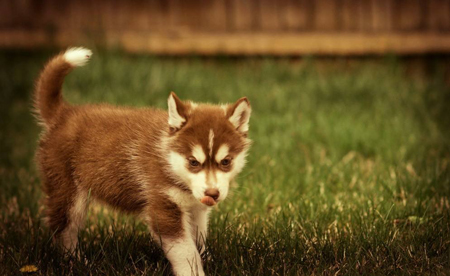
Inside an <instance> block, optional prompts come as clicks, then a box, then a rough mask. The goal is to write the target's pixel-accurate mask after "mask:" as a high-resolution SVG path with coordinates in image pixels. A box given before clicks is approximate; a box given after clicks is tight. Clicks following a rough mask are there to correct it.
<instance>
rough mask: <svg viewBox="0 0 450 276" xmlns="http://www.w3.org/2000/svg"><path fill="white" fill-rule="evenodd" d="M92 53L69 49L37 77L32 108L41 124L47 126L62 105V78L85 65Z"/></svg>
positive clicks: (83, 49) (86, 50) (53, 60)
mask: <svg viewBox="0 0 450 276" xmlns="http://www.w3.org/2000/svg"><path fill="white" fill-rule="evenodd" d="M91 56H92V52H91V50H89V49H85V48H69V49H67V51H66V52H64V53H61V54H59V55H57V56H55V57H54V58H52V59H51V60H50V61H49V62H48V63H47V64H46V65H45V67H44V69H43V70H42V72H41V75H40V76H39V79H38V81H37V84H36V89H35V92H34V108H35V111H36V113H37V115H38V117H39V119H40V120H41V121H42V123H43V124H44V125H45V126H48V125H49V124H51V123H52V120H53V119H54V118H55V116H56V115H57V114H58V112H59V111H60V109H61V107H62V106H63V105H64V100H63V98H62V94H61V88H62V84H63V82H64V77H65V76H66V75H67V74H69V73H70V71H72V69H73V68H75V67H78V66H83V65H85V64H86V63H87V62H88V60H89V59H90V58H91Z"/></svg>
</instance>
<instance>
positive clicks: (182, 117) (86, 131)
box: [34, 48, 251, 275]
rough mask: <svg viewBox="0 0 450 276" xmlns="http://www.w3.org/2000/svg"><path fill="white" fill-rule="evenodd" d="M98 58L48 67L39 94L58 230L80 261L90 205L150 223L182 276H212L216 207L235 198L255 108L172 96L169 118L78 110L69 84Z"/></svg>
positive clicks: (46, 175) (82, 52)
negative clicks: (205, 259)
mask: <svg viewBox="0 0 450 276" xmlns="http://www.w3.org/2000/svg"><path fill="white" fill-rule="evenodd" d="M91 56H92V52H91V51H90V50H88V49H84V48H70V49H68V50H67V51H66V52H65V53H62V54H60V55H57V56H56V57H54V58H53V59H51V60H50V61H49V62H48V63H47V65H46V66H45V68H44V69H43V71H42V73H41V75H40V77H39V79H38V81H37V85H36V90H35V95H34V96H35V98H34V100H35V105H34V107H35V110H36V113H37V117H38V119H39V121H40V123H41V124H42V125H43V129H44V130H43V133H42V135H41V139H40V142H39V148H38V150H37V156H36V157H37V163H38V167H39V170H40V173H41V179H42V184H43V189H44V192H45V193H46V207H47V208H46V209H47V218H48V224H49V227H50V230H51V231H53V232H54V233H55V237H56V239H57V240H58V241H60V243H61V244H62V245H63V246H64V248H66V249H67V250H69V251H73V250H74V248H75V247H76V245H77V233H78V230H79V229H80V227H82V225H83V221H84V220H85V215H86V211H87V203H88V202H87V201H88V195H90V196H91V197H92V198H94V199H97V200H98V201H100V202H103V203H105V204H108V205H110V206H112V207H114V208H116V209H118V210H121V211H123V212H126V213H133V214H136V215H138V216H140V217H142V218H143V219H144V220H145V221H146V222H147V223H148V225H149V229H150V232H151V233H152V236H153V237H154V240H155V241H157V242H159V243H160V245H161V247H162V249H163V251H164V252H165V254H166V256H167V258H168V259H169V261H170V263H171V264H172V268H173V271H174V274H175V275H191V274H196V275H204V271H203V268H202V263H201V258H200V254H201V253H202V251H203V250H204V241H205V238H206V233H207V226H208V214H209V212H210V210H211V208H210V207H211V206H214V205H216V204H217V203H218V202H220V201H222V200H224V199H225V198H226V197H227V194H228V188H229V184H230V181H232V180H233V178H234V177H235V176H236V175H237V174H238V173H239V172H240V171H241V170H242V168H243V167H244V164H245V158H246V155H247V151H248V149H249V146H250V140H249V139H248V138H247V133H248V128H249V119H250V113H251V107H250V104H249V101H248V100H247V98H241V99H239V100H238V101H237V102H235V103H234V104H228V105H211V104H196V103H193V102H190V101H181V100H180V99H179V98H178V97H177V96H176V95H175V93H173V92H172V93H171V94H170V95H169V98H168V111H167V112H166V111H163V110H159V109H154V108H143V109H136V108H128V107H115V106H110V105H106V104H102V105H80V106H74V105H70V104H69V103H67V102H65V101H64V99H63V98H62V94H61V87H62V84H63V81H64V77H65V76H66V75H67V74H68V73H69V72H70V71H72V69H74V68H75V67H77V66H82V65H84V64H86V63H87V62H88V60H89V59H90V58H91ZM197 246H198V248H200V252H199V251H198V250H197Z"/></svg>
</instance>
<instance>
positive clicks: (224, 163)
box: [220, 157, 231, 167]
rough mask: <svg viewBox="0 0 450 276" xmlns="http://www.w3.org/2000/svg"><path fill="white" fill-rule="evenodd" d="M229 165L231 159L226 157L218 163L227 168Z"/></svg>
mask: <svg viewBox="0 0 450 276" xmlns="http://www.w3.org/2000/svg"><path fill="white" fill-rule="evenodd" d="M230 164H231V158H230V157H227V158H225V159H222V161H220V165H222V166H223V167H228V166H229V165H230Z"/></svg>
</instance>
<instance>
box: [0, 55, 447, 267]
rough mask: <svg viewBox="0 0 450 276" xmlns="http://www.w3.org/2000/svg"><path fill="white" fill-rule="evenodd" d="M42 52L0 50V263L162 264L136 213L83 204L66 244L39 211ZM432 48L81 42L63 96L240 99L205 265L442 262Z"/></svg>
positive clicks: (437, 76) (442, 108) (442, 163)
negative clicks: (153, 50)
mask: <svg viewBox="0 0 450 276" xmlns="http://www.w3.org/2000/svg"><path fill="white" fill-rule="evenodd" d="M49 57H50V53H48V52H46V53H42V52H39V53H30V52H14V51H3V52H0V64H2V66H1V67H2V69H1V71H0V127H1V128H0V129H1V133H0V206H1V210H0V274H2V275H3V274H6V275H17V274H20V272H19V269H20V268H21V267H23V266H24V265H28V264H30V265H35V266H36V267H37V268H38V271H37V273H38V274H43V275H47V274H54V275H63V274H73V275H88V274H89V275H90V274H92V275H99V274H106V275H167V274H168V273H169V271H170V266H169V263H168V262H167V260H166V259H165V258H164V255H163V254H162V251H161V250H160V249H159V248H158V247H157V246H156V245H155V243H153V242H151V238H150V236H149V234H148V233H147V231H146V226H145V225H143V224H142V223H140V222H139V221H137V220H135V219H133V218H130V217H123V216H121V215H118V214H116V213H114V212H111V211H110V210H107V209H106V210H105V209H102V208H99V207H96V206H94V207H91V208H90V211H89V221H88V222H87V226H86V229H85V230H84V231H82V232H81V233H80V238H81V242H80V248H79V252H80V255H81V256H82V257H83V258H81V260H80V259H77V258H75V257H71V256H64V255H62V254H61V253H60V252H59V251H58V249H57V248H55V247H54V246H53V245H52V243H51V238H52V233H50V232H49V230H48V228H46V226H45V224H44V223H43V221H42V218H43V207H42V199H43V194H42V192H41V189H40V184H39V178H38V176H37V171H36V168H35V163H34V159H33V156H34V150H35V148H36V143H37V140H38V136H39V127H38V126H37V124H36V122H35V120H34V119H33V117H32V116H31V114H30V102H31V101H30V93H31V91H32V88H33V82H34V80H35V78H36V77H37V74H38V72H39V70H40V68H41V67H42V65H43V63H44V62H45V60H46V59H47V58H49ZM445 69H446V68H445V63H443V62H442V61H439V59H438V58H427V59H426V58H423V59H422V60H421V61H420V62H419V63H418V64H416V63H413V64H412V65H411V64H409V65H408V62H406V61H404V60H399V59H397V58H393V57H386V58H379V59H374V60H367V59H360V60H345V59H327V60H317V59H314V58H306V59H304V60H303V61H301V62H299V61H293V60H284V59H238V60H232V59H227V58H216V59H198V58H183V59H176V58H155V57H149V56H131V55H124V54H120V53H105V52H97V53H96V54H95V55H94V58H93V59H92V61H91V63H90V64H89V65H88V66H87V67H85V68H81V69H77V70H76V71H74V72H73V73H72V74H71V75H70V76H69V77H68V78H67V79H66V82H65V85H64V91H65V92H64V93H65V97H66V98H67V99H68V100H69V101H70V102H71V103H74V104H82V103H88V102H89V103H96V102H98V103H100V102H109V103H112V104H118V105H132V106H147V105H151V106H157V107H160V108H165V105H166V99H167V96H168V94H169V92H170V91H172V90H173V91H175V92H176V93H177V94H178V95H179V96H180V97H181V98H183V99H192V100H194V101H208V102H215V103H216V102H232V101H235V100H236V99H238V98H239V97H241V96H244V95H246V96H248V97H249V99H250V102H251V104H252V107H253V114H252V118H251V129H250V137H251V138H252V139H253V141H254V144H253V146H252V149H251V152H250V156H249V162H248V165H247V167H246V169H245V170H244V172H243V173H242V174H241V175H240V176H239V177H238V179H237V182H238V183H239V185H238V187H236V188H235V189H234V192H233V193H232V195H230V197H229V198H228V199H227V200H226V201H225V202H223V203H222V204H220V206H219V207H218V208H216V209H214V211H213V215H212V218H211V223H210V230H209V238H208V244H207V254H206V255H205V260H206V261H205V269H206V272H207V274H208V275H301V274H305V275H311V274H328V275H336V274H445V273H448V271H450V263H449V261H450V250H449V247H450V212H449V210H450V203H449V198H450V109H449V106H450V88H449V85H448V83H446V73H447V72H446V71H445Z"/></svg>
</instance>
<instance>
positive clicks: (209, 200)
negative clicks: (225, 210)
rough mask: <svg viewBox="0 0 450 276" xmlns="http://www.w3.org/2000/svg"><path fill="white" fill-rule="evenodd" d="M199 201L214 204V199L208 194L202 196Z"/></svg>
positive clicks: (209, 204)
mask: <svg viewBox="0 0 450 276" xmlns="http://www.w3.org/2000/svg"><path fill="white" fill-rule="evenodd" d="M200 202H201V203H203V204H205V205H208V206H214V205H216V201H215V200H214V199H213V198H212V197H210V196H204V197H203V198H202V200H200Z"/></svg>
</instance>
